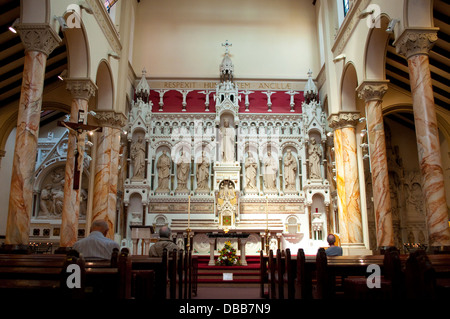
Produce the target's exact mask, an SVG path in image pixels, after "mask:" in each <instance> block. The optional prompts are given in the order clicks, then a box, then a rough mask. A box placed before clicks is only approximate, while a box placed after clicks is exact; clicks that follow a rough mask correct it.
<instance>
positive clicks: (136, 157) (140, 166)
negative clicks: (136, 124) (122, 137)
mask: <svg viewBox="0 0 450 319" xmlns="http://www.w3.org/2000/svg"><path fill="white" fill-rule="evenodd" d="M130 154H131V159H132V160H133V178H132V179H133V180H141V179H144V177H145V142H144V139H143V138H142V136H139V137H138V139H137V140H136V141H135V142H134V143H133V144H132V145H131V150H130Z"/></svg>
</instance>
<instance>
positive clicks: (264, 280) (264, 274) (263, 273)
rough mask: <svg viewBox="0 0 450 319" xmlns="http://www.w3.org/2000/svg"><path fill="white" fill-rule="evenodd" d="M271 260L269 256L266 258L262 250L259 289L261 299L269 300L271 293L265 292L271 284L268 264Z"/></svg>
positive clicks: (260, 253)
mask: <svg viewBox="0 0 450 319" xmlns="http://www.w3.org/2000/svg"><path fill="white" fill-rule="evenodd" d="M268 261H269V258H268V257H267V256H264V252H263V251H262V250H261V251H260V252H259V285H260V286H259V288H260V296H261V298H268V296H269V292H267V293H266V292H265V290H266V289H265V287H266V285H267V284H268V282H269V276H268V271H267V268H268V265H267V263H268Z"/></svg>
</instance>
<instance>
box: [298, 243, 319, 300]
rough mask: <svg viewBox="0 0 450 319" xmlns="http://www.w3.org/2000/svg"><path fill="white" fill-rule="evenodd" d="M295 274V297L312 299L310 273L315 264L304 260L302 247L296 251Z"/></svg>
mask: <svg viewBox="0 0 450 319" xmlns="http://www.w3.org/2000/svg"><path fill="white" fill-rule="evenodd" d="M295 265H296V276H295V299H312V273H313V268H315V264H314V263H312V262H308V263H307V262H306V257H305V252H304V250H303V249H302V248H299V249H298V251H297V260H296V264H295Z"/></svg>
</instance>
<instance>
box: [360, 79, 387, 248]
mask: <svg viewBox="0 0 450 319" xmlns="http://www.w3.org/2000/svg"><path fill="white" fill-rule="evenodd" d="M387 83H388V81H377V82H369V81H366V82H363V83H362V84H361V85H360V86H359V88H358V96H359V98H361V99H363V100H364V101H365V103H366V123H367V131H368V133H367V135H368V140H369V153H370V166H371V170H372V185H373V186H372V187H373V204H374V209H375V223H376V238H377V246H378V247H379V248H381V247H390V246H394V228H393V224H392V211H391V197H390V190H389V174H388V172H389V169H388V165H387V155H386V139H385V135H384V124H383V112H382V101H383V96H384V94H385V93H386V91H387V89H388V86H387Z"/></svg>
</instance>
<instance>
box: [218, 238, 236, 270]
mask: <svg viewBox="0 0 450 319" xmlns="http://www.w3.org/2000/svg"><path fill="white" fill-rule="evenodd" d="M219 254H220V255H219V258H217V262H216V265H218V266H235V265H240V261H239V258H238V257H237V256H236V249H234V248H233V247H232V246H231V242H230V241H227V242H225V246H224V247H223V248H222V249H221V250H219Z"/></svg>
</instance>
